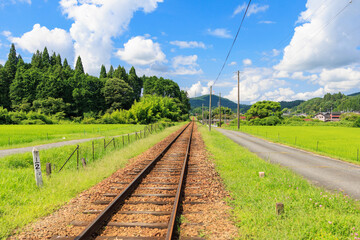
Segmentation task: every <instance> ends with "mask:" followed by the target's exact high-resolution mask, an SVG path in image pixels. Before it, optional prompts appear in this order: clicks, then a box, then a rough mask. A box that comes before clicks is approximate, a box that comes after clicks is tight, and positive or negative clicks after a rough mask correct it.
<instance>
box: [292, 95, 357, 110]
mask: <svg viewBox="0 0 360 240" xmlns="http://www.w3.org/2000/svg"><path fill="white" fill-rule="evenodd" d="M331 110H332V111H336V112H340V111H360V95H359V94H352V95H349V96H346V95H345V94H342V93H340V92H339V93H335V94H330V93H327V94H325V96H324V97H323V98H313V99H310V100H308V101H306V102H303V103H302V104H300V105H299V106H297V107H294V108H292V111H294V112H296V111H297V112H304V113H308V114H313V113H317V112H320V111H322V112H326V111H329V112H330V111H331Z"/></svg>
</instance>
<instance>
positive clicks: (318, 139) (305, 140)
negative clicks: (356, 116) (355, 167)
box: [228, 126, 360, 163]
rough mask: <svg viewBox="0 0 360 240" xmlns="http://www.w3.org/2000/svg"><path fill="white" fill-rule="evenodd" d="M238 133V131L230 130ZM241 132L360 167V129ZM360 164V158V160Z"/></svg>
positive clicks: (250, 128) (251, 129)
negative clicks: (359, 154)
mask: <svg viewBox="0 0 360 240" xmlns="http://www.w3.org/2000/svg"><path fill="white" fill-rule="evenodd" d="M228 129H231V130H237V128H236V127H228ZM240 129H241V131H243V132H246V133H249V134H252V135H255V136H259V137H261V138H264V139H267V140H270V141H273V142H279V143H283V144H286V145H289V146H293V147H297V148H301V149H305V150H309V151H312V152H316V153H319V154H322V155H326V156H330V157H334V158H337V159H342V160H346V161H348V162H353V163H360V162H359V161H358V149H360V128H348V127H332V126H241V128H240ZM359 160H360V156H359Z"/></svg>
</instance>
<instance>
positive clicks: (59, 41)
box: [6, 24, 73, 58]
mask: <svg viewBox="0 0 360 240" xmlns="http://www.w3.org/2000/svg"><path fill="white" fill-rule="evenodd" d="M6 35H7V37H8V39H9V40H10V41H11V42H13V43H15V44H16V46H17V47H19V48H21V49H23V50H26V51H28V52H30V53H34V52H36V50H40V51H42V50H43V49H44V47H47V48H48V51H49V53H50V54H51V52H56V53H59V54H60V55H62V57H63V58H64V57H67V58H69V57H70V58H72V56H73V42H72V39H71V36H70V34H69V33H68V32H66V31H65V30H63V29H59V28H54V29H52V30H49V29H48V28H46V27H41V26H40V24H35V25H34V27H33V29H32V30H31V31H30V32H27V33H24V34H23V35H22V36H21V37H13V36H11V33H10V34H9V33H6Z"/></svg>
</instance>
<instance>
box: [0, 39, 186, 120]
mask: <svg viewBox="0 0 360 240" xmlns="http://www.w3.org/2000/svg"><path fill="white" fill-rule="evenodd" d="M99 72H100V75H99V77H94V76H91V75H88V74H86V73H85V72H84V68H83V65H82V61H81V57H80V56H79V57H78V58H77V61H76V65H75V69H72V68H71V66H70V65H69V64H68V61H67V59H66V58H65V59H64V60H62V59H61V56H60V54H56V53H53V54H51V56H50V54H49V52H48V50H47V48H46V47H45V49H44V50H43V52H40V51H37V52H36V53H35V54H34V55H33V56H32V59H31V63H25V62H24V61H23V59H22V57H21V56H20V55H17V53H16V49H15V46H14V44H13V45H12V46H11V49H10V53H9V55H8V60H7V61H6V63H5V65H4V66H1V65H0V108H2V109H4V110H7V111H13V112H22V113H28V112H36V113H41V114H45V115H52V116H53V115H56V117H57V118H59V119H63V118H78V117H80V118H82V117H84V116H91V117H94V118H96V117H99V116H102V115H103V114H104V113H106V112H107V113H111V112H113V111H114V110H128V109H130V108H131V107H132V105H133V104H134V102H136V101H139V100H140V95H141V90H142V89H143V92H144V94H149V95H158V96H162V97H169V98H172V99H174V101H175V103H176V104H177V106H178V107H179V115H182V114H187V113H188V111H189V109H190V105H189V99H188V97H187V94H186V92H184V91H180V88H179V86H178V84H177V83H175V82H174V81H172V80H170V79H163V78H157V77H146V76H143V77H138V76H137V74H136V71H135V68H134V67H132V68H131V69H130V71H129V73H127V72H126V70H125V68H124V67H121V66H118V67H117V68H116V69H114V68H113V66H111V67H110V69H109V70H108V71H107V70H106V68H105V66H104V65H103V66H102V67H101V69H99Z"/></svg>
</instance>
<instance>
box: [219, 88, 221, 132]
mask: <svg viewBox="0 0 360 240" xmlns="http://www.w3.org/2000/svg"><path fill="white" fill-rule="evenodd" d="M219 108H220V109H219V110H220V122H219V127H221V93H219Z"/></svg>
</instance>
